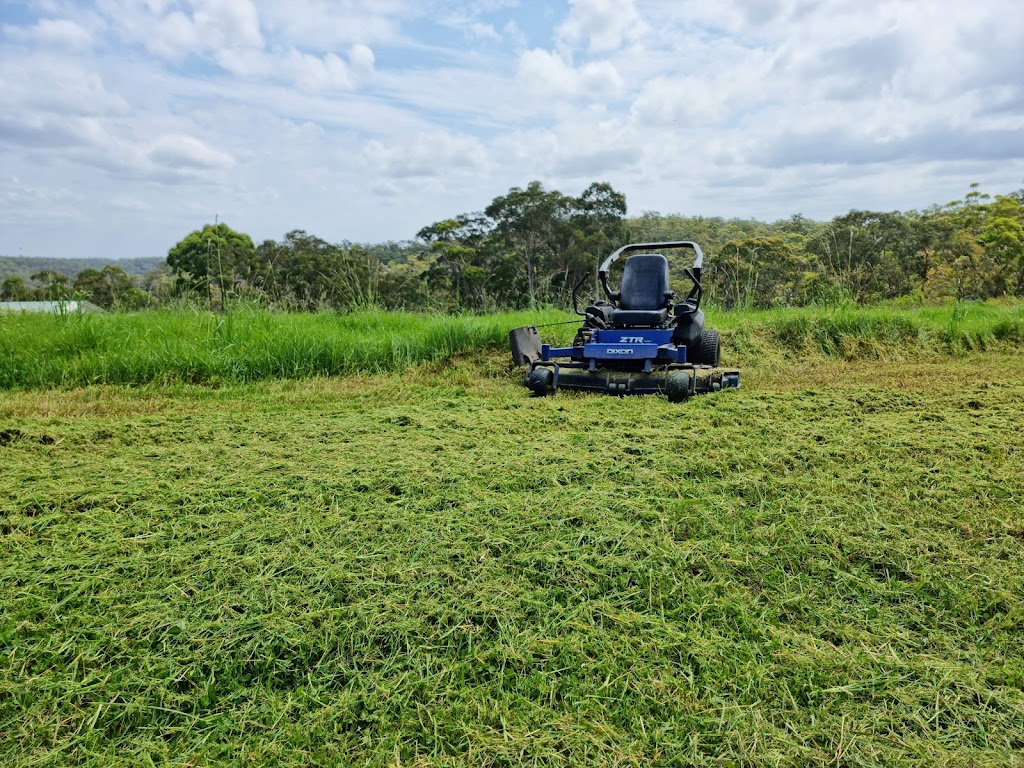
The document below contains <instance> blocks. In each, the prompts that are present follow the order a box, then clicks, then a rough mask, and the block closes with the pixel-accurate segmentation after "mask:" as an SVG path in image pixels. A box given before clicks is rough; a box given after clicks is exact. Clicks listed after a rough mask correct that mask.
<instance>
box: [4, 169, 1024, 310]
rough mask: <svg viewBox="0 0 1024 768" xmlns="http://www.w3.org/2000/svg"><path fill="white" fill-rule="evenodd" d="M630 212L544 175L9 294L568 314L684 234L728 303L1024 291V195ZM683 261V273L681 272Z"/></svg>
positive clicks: (191, 239) (106, 302)
mask: <svg viewBox="0 0 1024 768" xmlns="http://www.w3.org/2000/svg"><path fill="white" fill-rule="evenodd" d="M626 210H627V209H626V198H625V196H624V195H623V194H622V193H620V192H618V191H616V190H615V189H614V188H613V187H612V186H611V185H609V184H607V183H603V182H595V183H593V184H591V185H590V186H589V187H587V189H586V190H584V191H583V193H582V194H580V195H579V196H571V195H566V194H563V193H561V192H559V191H557V190H548V189H545V188H544V186H543V185H542V184H541V183H540V182H536V181H535V182H532V183H530V184H529V185H527V186H526V187H525V188H519V187H513V188H512V189H510V190H509V191H508V192H507V193H506V194H504V195H500V196H498V197H496V198H494V200H492V201H491V203H490V204H489V205H488V206H487V207H486V208H485V209H484V210H483V211H479V212H474V213H462V214H458V215H456V216H454V217H452V218H449V219H443V220H441V221H437V222H434V223H433V224H430V225H428V226H425V227H423V228H422V229H421V230H420V231H419V232H418V233H417V236H416V239H415V240H414V241H412V242H401V243H396V242H389V243H381V244H354V243H350V242H342V243H329V242H327V241H325V240H323V239H321V238H319V237H316V236H315V235H312V234H310V233H307V232H304V231H302V230H295V231H292V232H289V233H287V234H286V235H284V237H283V238H282V239H281V240H280V241H275V240H267V241H265V242H263V243H260V244H259V245H256V244H254V243H253V241H252V239H251V238H250V237H249V236H248V235H246V234H244V233H241V232H236V231H235V230H233V229H231V228H230V227H228V226H227V225H226V224H223V223H219V224H212V225H207V226H205V227H204V228H203V229H201V230H197V231H195V232H192V233H190V234H189V235H187V236H186V237H185V238H184V239H182V240H181V241H180V242H179V243H177V244H176V245H174V247H172V248H171V249H170V251H169V253H168V255H167V262H166V265H162V266H161V267H160V268H158V269H156V270H153V271H151V272H149V273H147V274H146V275H144V276H142V277H141V278H133V277H130V276H128V275H127V274H125V273H124V272H123V271H122V270H120V269H118V268H117V267H112V266H111V267H105V268H103V269H102V270H97V269H86V270H84V271H82V272H80V273H79V274H78V275H77V277H76V278H75V280H74V281H70V280H69V279H68V278H67V277H65V276H63V275H60V274H59V273H57V272H54V271H53V270H45V271H43V272H41V273H39V274H36V275H33V276H32V282H33V283H34V285H28V284H26V283H25V282H24V281H23V280H21V278H7V279H6V280H4V282H3V286H2V292H0V296H2V298H4V299H5V300H24V299H25V298H50V299H53V298H62V297H69V296H71V295H78V296H81V297H83V298H87V299H89V300H91V301H94V302H95V303H97V304H99V305H101V306H104V307H107V308H126V309H135V308H139V307H142V306H147V305H160V304H167V303H173V302H183V301H187V302H193V303H200V304H203V305H206V306H210V307H214V308H223V307H225V306H226V305H228V304H229V303H230V302H232V301H239V300H246V301H251V302H256V303H260V304H263V305H267V306H270V307H275V308H280V309H292V310H303V311H304V310H317V309H322V308H330V309H351V308H357V307H367V306H377V307H384V308H389V309H426V310H435V311H488V310H497V309H515V308H524V307H530V306H537V305H555V306H567V305H568V302H569V301H570V295H571V289H572V286H573V285H574V284H575V282H576V279H577V277H578V276H580V275H583V274H591V273H593V272H594V271H595V270H596V265H597V264H598V262H599V261H600V260H601V259H603V258H604V257H605V256H607V255H608V254H609V253H610V252H611V251H612V250H613V249H614V248H616V247H617V246H619V245H622V244H625V243H627V242H650V241H658V240H680V239H685V240H696V241H697V242H698V243H700V245H701V246H702V248H703V249H704V251H705V254H706V259H705V271H704V287H705V293H706V295H707V296H709V297H710V298H711V300H712V301H714V302H715V303H716V304H717V305H718V306H720V307H723V308H727V309H728V308H734V307H770V306H780V305H784V306H799V305H807V304H814V303H833V302H836V301H843V300H847V301H855V302H858V303H870V302H875V301H880V300H887V299H897V298H901V297H910V298H912V299H914V300H920V301H925V300H942V299H950V298H952V299H987V298H995V297H1000V296H1022V295H1024V189H1022V190H1018V191H1016V192H1013V193H1010V194H1007V195H995V196H994V197H992V196H989V195H986V194H983V193H982V192H980V191H979V190H978V188H977V185H973V186H972V188H971V190H970V191H969V192H968V194H967V195H966V196H965V197H964V198H963V199H962V200H957V201H954V202H951V203H947V204H943V205H936V206H932V207H931V208H928V209H926V210H924V211H908V212H899V211H893V212H877V211H856V210H855V211H850V212H849V213H847V214H844V215H841V216H837V217H835V218H834V219H832V220H831V221H828V222H819V221H814V220H811V219H807V218H805V217H803V216H800V215H795V216H791V217H790V218H788V219H783V220H780V221H776V222H771V223H768V222H760V221H756V220H746V219H722V218H719V217H702V216H698V217H688V216H681V215H662V214H659V213H655V212H644V213H642V214H641V215H639V216H634V217H632V218H627V216H626ZM673 266H674V271H673V274H674V275H675V276H679V275H681V268H682V265H678V266H676V265H673ZM680 287H681V286H680ZM593 290H594V288H593V281H591V283H590V286H589V287H588V291H593Z"/></svg>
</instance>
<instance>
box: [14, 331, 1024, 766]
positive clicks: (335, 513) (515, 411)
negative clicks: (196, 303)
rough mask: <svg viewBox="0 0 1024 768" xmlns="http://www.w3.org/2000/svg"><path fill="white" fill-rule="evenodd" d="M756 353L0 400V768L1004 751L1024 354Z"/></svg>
mask: <svg viewBox="0 0 1024 768" xmlns="http://www.w3.org/2000/svg"><path fill="white" fill-rule="evenodd" d="M743 322H747V320H746V319H744V320H743ZM749 373H750V378H749V379H748V381H751V382H753V383H752V384H749V385H748V386H747V388H745V389H743V390H740V391H733V392H725V393H720V394H718V395H714V396H710V395H709V396H705V397H703V398H697V399H695V400H693V401H691V402H689V403H687V404H686V405H685V406H677V405H671V404H669V403H668V402H667V401H666V400H665V399H664V398H660V397H648V398H627V399H616V398H602V397H593V396H574V395H564V394H560V395H558V396H557V397H554V398H548V399H542V400H536V399H531V398H529V397H528V396H527V392H526V390H525V388H523V387H522V386H521V383H520V381H519V380H518V377H516V376H514V375H512V374H510V373H509V371H508V370H507V367H506V365H505V362H504V353H502V352H494V353H492V354H490V355H487V356H484V357H481V356H479V355H477V354H473V355H466V356H461V357H457V359H456V360H455V361H454V362H451V363H444V364H442V363H434V364H427V365H424V366H420V367H418V368H413V369H408V370H406V371H404V372H403V373H395V374H385V375H377V376H354V377H340V378H319V379H311V380H305V381H280V382H264V383H258V384H246V385H231V386H224V387H222V388H218V389H213V388H209V387H200V386H194V385H186V384H176V385H173V386H149V387H142V388H127V387H88V388H82V389H71V390H38V391H23V392H8V393H6V395H5V396H4V399H3V400H2V401H0V466H2V467H3V471H2V472H0V509H2V510H3V513H2V516H0V611H2V616H3V621H2V623H0V763H3V764H5V765H12V766H28V765H63V764H87V765H104V766H106V765H148V764H164V763H170V764H176V765H192V766H195V765H208V764H230V765H248V764H251V765H296V766H298V765H303V766H304V765H366V766H379V765H392V766H399V765H403V766H427V765H430V766H434V765H436V766H470V765H472V766H480V765H483V766H517V765H537V766H569V765H572V766H576V765H602V766H606V765H621V766H654V765H658V766H675V765H707V766H761V765H820V766H825V765H839V766H883V765H884V766H889V765H918V766H933V765H963V766H975V765H979V766H985V765H988V766H1012V765H1021V764H1022V763H1024V760H1022V757H1021V755H1022V754H1024V648H1022V645H1024V644H1022V641H1021V638H1022V637H1024V512H1022V508H1024V450H1022V448H1021V445H1020V442H1019V441H1018V440H1017V439H1016V436H1017V435H1019V434H1021V432H1022V430H1024V410H1022V409H1021V407H1020V404H1021V402H1022V400H1024V362H1022V361H1021V359H1020V357H1019V355H1016V354H1013V355H1000V354H997V353H992V352H989V353H987V354H977V353H965V354H962V355H960V356H958V357H955V358H952V357H947V358H940V357H935V356H929V357H921V358H918V359H914V360H904V361H899V360H881V361H864V360H856V361H852V362H850V361H844V360H841V359H837V358H824V357H813V358H808V359H807V360H799V359H793V360H791V361H790V362H789V364H788V365H787V366H785V367H784V368H783V367H777V366H776V365H775V363H774V361H769V362H765V363H764V364H763V365H760V366H759V365H758V364H757V363H753V364H752V365H751V368H750V370H749Z"/></svg>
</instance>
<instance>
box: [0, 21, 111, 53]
mask: <svg viewBox="0 0 1024 768" xmlns="http://www.w3.org/2000/svg"><path fill="white" fill-rule="evenodd" d="M4 34H5V35H6V36H7V37H9V38H10V39H12V40H15V41H17V42H19V43H23V44H25V43H28V44H33V43H38V44H40V45H44V46H56V47H64V48H72V49H86V48H89V47H91V46H92V42H93V36H92V33H91V32H90V31H89V30H88V29H86V28H85V27H84V26H82V25H80V24H78V23H76V22H74V21H71V20H70V19H40V20H39V21H37V22H36V23H35V24H33V25H32V26H30V27H16V26H12V25H9V24H8V25H4Z"/></svg>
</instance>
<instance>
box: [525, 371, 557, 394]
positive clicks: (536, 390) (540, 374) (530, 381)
mask: <svg viewBox="0 0 1024 768" xmlns="http://www.w3.org/2000/svg"><path fill="white" fill-rule="evenodd" d="M554 378H555V372H554V371H552V370H551V369H550V368H534V369H533V371H532V372H531V373H530V375H529V376H527V377H526V386H527V388H528V389H529V390H530V391H531V392H533V396H534V397H545V396H546V395H548V394H549V393H550V391H551V382H552V381H554Z"/></svg>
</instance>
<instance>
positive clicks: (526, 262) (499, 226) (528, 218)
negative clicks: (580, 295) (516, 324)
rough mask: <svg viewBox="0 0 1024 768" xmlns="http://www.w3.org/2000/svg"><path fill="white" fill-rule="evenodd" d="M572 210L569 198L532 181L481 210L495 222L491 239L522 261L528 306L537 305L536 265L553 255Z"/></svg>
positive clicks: (571, 202)
mask: <svg viewBox="0 0 1024 768" xmlns="http://www.w3.org/2000/svg"><path fill="white" fill-rule="evenodd" d="M572 208H573V200H572V198H570V197H567V196H566V195H563V194H562V193H561V192H558V191H557V190H552V191H550V192H549V191H546V190H545V189H544V186H543V185H542V184H541V183H540V182H539V181H531V182H530V183H529V185H527V187H526V189H520V188H519V187H513V188H512V189H510V190H509V191H508V193H507V194H505V195H501V196H499V197H496V198H494V200H493V201H492V202H491V204H490V205H489V206H487V208H486V209H485V211H484V213H485V214H487V216H488V218H490V219H491V220H492V221H493V222H494V236H495V237H497V238H499V239H500V240H501V241H502V242H503V244H504V245H506V246H507V247H508V248H510V249H511V250H513V251H514V252H515V253H516V254H517V255H518V256H519V258H521V259H522V263H523V268H524V269H525V272H526V290H527V293H528V296H529V300H530V306H535V305H536V304H537V297H538V288H539V287H540V286H538V279H537V268H538V265H539V264H541V263H542V262H543V260H544V258H545V257H546V256H548V255H549V254H550V253H551V252H552V250H553V247H552V246H553V243H554V242H555V241H556V240H557V239H558V234H559V233H558V232H557V230H558V228H559V227H562V226H564V224H565V220H566V215H567V214H568V213H569V212H570V211H571V210H572Z"/></svg>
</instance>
